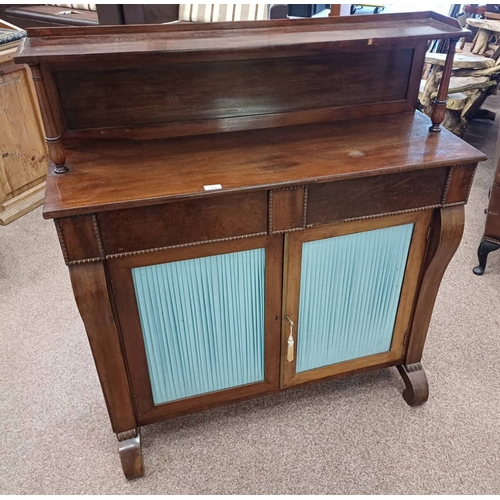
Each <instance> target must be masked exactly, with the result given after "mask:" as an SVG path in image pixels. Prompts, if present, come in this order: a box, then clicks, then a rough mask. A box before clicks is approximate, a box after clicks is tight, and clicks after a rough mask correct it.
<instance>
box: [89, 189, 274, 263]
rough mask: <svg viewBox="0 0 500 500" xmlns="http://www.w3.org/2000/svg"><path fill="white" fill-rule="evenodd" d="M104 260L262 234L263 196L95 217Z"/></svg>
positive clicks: (199, 201)
mask: <svg viewBox="0 0 500 500" xmlns="http://www.w3.org/2000/svg"><path fill="white" fill-rule="evenodd" d="M98 220H99V227H100V229H101V233H102V242H103V246H104V251H105V252H106V254H107V255H112V254H120V253H124V252H134V251H139V250H148V249H153V248H163V247H172V246H176V245H185V244H189V243H197V242H208V241H217V240H221V239H225V238H234V237H238V236H245V235H256V234H265V233H267V192H266V191H261V192H255V193H244V194H242V193H240V194H236V195H226V196H214V197H211V198H209V199H197V200H186V201H177V202H173V203H167V204H164V205H154V206H150V207H139V208H131V209H127V210H117V211H111V212H102V213H100V214H99V215H98Z"/></svg>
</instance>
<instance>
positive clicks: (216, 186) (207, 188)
mask: <svg viewBox="0 0 500 500" xmlns="http://www.w3.org/2000/svg"><path fill="white" fill-rule="evenodd" d="M203 189H204V190H205V191H214V190H216V189H222V185H221V184H210V185H208V186H203Z"/></svg>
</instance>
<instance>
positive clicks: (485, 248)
mask: <svg viewBox="0 0 500 500" xmlns="http://www.w3.org/2000/svg"><path fill="white" fill-rule="evenodd" d="M499 248H500V245H499V244H498V243H494V242H493V241H487V240H483V241H481V244H480V245H479V248H478V249H477V258H478V260H479V265H478V266H476V267H475V268H474V269H473V270H472V271H473V272H474V274H477V275H478V276H482V275H483V274H484V270H485V269H486V261H487V260H488V254H489V253H490V252H493V251H494V250H498V249H499Z"/></svg>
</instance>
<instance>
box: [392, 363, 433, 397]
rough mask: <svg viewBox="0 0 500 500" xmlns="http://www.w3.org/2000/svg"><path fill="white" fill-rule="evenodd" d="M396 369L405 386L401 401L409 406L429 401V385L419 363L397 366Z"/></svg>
mask: <svg viewBox="0 0 500 500" xmlns="http://www.w3.org/2000/svg"><path fill="white" fill-rule="evenodd" d="M397 368H398V371H399V373H400V375H401V377H402V379H403V381H404V383H405V385H406V389H405V390H404V391H403V399H404V400H405V401H406V402H407V403H408V404H409V405H410V406H418V405H421V404H423V403H425V402H426V401H427V400H428V399H429V384H428V383H427V377H426V376H425V372H424V368H423V366H422V365H421V364H420V363H412V364H411V365H399V366H398V367H397Z"/></svg>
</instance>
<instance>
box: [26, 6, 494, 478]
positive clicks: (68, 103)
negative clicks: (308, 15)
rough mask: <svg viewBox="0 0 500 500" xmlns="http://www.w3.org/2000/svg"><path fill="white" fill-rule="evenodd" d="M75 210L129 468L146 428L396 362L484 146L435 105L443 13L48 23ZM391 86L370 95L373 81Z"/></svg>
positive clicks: (69, 209) (435, 281)
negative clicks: (427, 62) (432, 76)
mask: <svg viewBox="0 0 500 500" xmlns="http://www.w3.org/2000/svg"><path fill="white" fill-rule="evenodd" d="M29 35H30V37H29V39H28V40H27V41H26V43H25V44H24V47H23V48H22V50H21V51H20V52H19V54H18V55H17V57H16V60H17V61H18V62H21V63H28V64H30V65H31V66H32V70H33V76H34V79H35V84H36V87H37V92H38V96H39V99H40V103H41V107H42V110H43V117H44V124H45V128H46V133H47V137H48V146H49V151H50V155H51V160H52V163H53V166H52V167H51V168H50V172H49V177H48V179H49V180H48V187H47V194H46V199H45V205H44V216H45V217H48V218H54V219H55V223H56V228H57V231H58V235H59V239H60V242H61V247H62V251H63V255H64V258H65V260H66V263H67V264H68V266H69V271H70V277H71V282H72V285H73V290H74V293H75V298H76V301H77V304H78V307H79V310H80V313H81V315H82V318H83V321H84V323H85V326H86V330H87V333H88V337H89V341H90V344H91V347H92V352H93V355H94V359H95V362H96V366H97V370H98V373H99V378H100V381H101V385H102V388H103V392H104V396H105V399H106V403H107V406H108V410H109V414H110V418H111V424H112V427H113V430H114V432H116V434H117V437H118V440H119V443H120V444H119V450H120V457H121V459H122V465H123V469H124V472H125V475H126V476H127V477H128V478H133V477H137V476H140V475H142V473H143V466H142V456H141V452H140V431H139V428H140V426H141V425H145V424H148V423H151V422H155V421H159V420H162V419H165V418H170V417H173V416H176V415H180V414H183V413H187V412H191V411H196V410H201V409H204V408H208V407H211V406H214V405H219V404H223V403H227V402H230V401H235V400H240V399H244V398H248V397H252V396H256V395H259V394H265V393H271V392H275V391H278V390H281V389H284V388H289V387H294V386H296V385H298V384H303V383H308V382H311V381H313V380H318V379H324V378H329V377H337V376H346V375H348V374H353V373H358V372H361V371H366V370H373V369H376V368H381V367H387V366H391V365H394V366H397V367H398V369H399V371H400V373H401V375H402V377H403V380H404V381H405V384H406V390H405V392H404V394H403V396H404V398H405V400H406V401H407V403H408V404H410V405H417V404H421V403H423V402H424V401H426V400H427V396H428V387H427V381H426V377H425V373H424V371H423V368H422V365H421V363H420V361H421V357H422V351H423V347H424V342H425V337H426V334H427V329H428V326H429V322H430V318H431V314H432V308H433V304H434V301H435V298H436V294H437V291H438V288H439V283H440V281H441V278H442V276H443V273H444V271H445V269H446V266H447V264H448V262H449V260H450V259H451V257H452V255H453V253H454V252H455V250H456V248H457V246H458V244H459V242H460V238H461V234H462V230H463V223H464V219H463V217H464V210H463V205H464V204H465V203H466V201H467V196H468V193H469V189H470V185H471V182H472V178H473V174H474V171H475V168H476V164H477V162H478V161H481V160H484V155H483V154H482V153H480V152H479V151H477V150H476V149H474V148H473V147H471V146H469V145H468V144H466V143H464V142H463V141H461V140H460V139H458V138H457V137H455V136H453V135H452V134H450V133H449V132H447V131H445V130H441V127H440V122H441V121H442V119H443V117H444V110H445V106H446V92H447V85H448V80H449V76H450V73H451V63H452V60H453V47H454V44H450V47H451V49H450V53H449V56H448V58H447V61H446V64H445V68H444V71H443V78H442V85H441V88H440V89H439V92H438V95H437V101H436V106H435V110H434V113H433V115H432V119H431V121H429V119H428V118H427V117H425V116H424V115H423V114H421V113H420V112H418V111H415V108H416V104H417V93H418V84H419V80H420V75H421V72H422V66H423V62H424V56H425V50H426V47H427V41H428V40H429V39H430V38H451V39H452V40H458V39H459V38H460V37H461V36H463V31H462V30H461V29H460V28H459V26H458V24H457V22H456V21H454V20H452V19H449V18H447V17H444V16H440V15H437V14H434V13H429V12H427V13H415V14H394V15H385V16H377V17H376V18H375V19H374V18H373V17H372V16H359V17H358V16H356V17H354V18H349V17H337V18H335V17H331V18H324V19H307V20H293V21H288V20H285V21H253V22H248V23H247V22H240V23H208V24H203V25H197V24H176V25H162V26H148V28H147V29H145V28H144V27H141V26H126V27H99V28H92V29H90V28H67V29H65V30H64V32H62V31H60V30H57V29H33V30H30V31H29ZM367 73H368V74H370V85H371V87H370V89H371V91H370V92H366V74H367Z"/></svg>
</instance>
